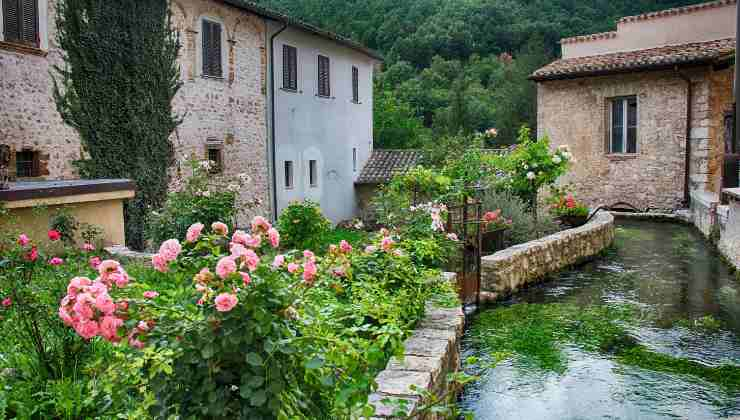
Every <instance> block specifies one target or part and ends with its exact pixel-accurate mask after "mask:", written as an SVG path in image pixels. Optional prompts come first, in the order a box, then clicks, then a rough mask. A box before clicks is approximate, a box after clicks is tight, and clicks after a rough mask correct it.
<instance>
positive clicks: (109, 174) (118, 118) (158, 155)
mask: <svg viewBox="0 0 740 420" xmlns="http://www.w3.org/2000/svg"><path fill="white" fill-rule="evenodd" d="M56 23H57V27H58V34H57V41H58V44H59V46H60V47H61V50H62V55H63V64H62V65H59V66H55V67H54V70H53V73H54V76H55V77H54V79H55V80H54V91H53V93H54V99H55V101H56V106H57V109H58V110H59V113H60V114H61V116H62V119H63V120H64V122H65V123H67V124H69V125H70V126H72V127H73V128H75V129H76V130H77V132H78V133H79V135H80V138H81V140H82V146H83V150H84V153H83V156H82V158H81V159H80V160H79V161H77V162H75V163H76V166H77V168H78V171H79V173H80V175H81V176H82V177H86V178H130V179H133V180H134V181H135V182H136V186H137V192H136V197H135V198H133V199H132V200H130V201H128V202H127V203H126V204H125V208H124V212H125V213H124V217H125V222H126V239H127V242H128V245H129V246H132V247H134V248H142V247H143V243H144V236H143V228H144V221H145V218H146V213H147V211H148V210H149V209H151V208H158V207H159V206H160V205H161V204H162V201H163V200H164V198H165V197H166V194H165V193H166V191H167V185H168V180H169V179H168V168H169V167H170V165H171V164H172V162H173V154H174V152H173V146H172V143H171V142H170V140H169V138H170V135H171V134H172V132H173V131H174V130H175V128H176V127H177V126H178V124H180V122H181V119H180V118H179V117H178V116H176V115H175V114H174V113H173V110H172V99H173V98H174V96H175V94H176V93H177V91H178V90H179V88H180V86H181V83H180V81H179V67H178V65H177V61H176V60H177V55H178V51H179V49H180V43H179V40H178V38H177V36H176V35H175V33H174V32H173V31H172V29H171V16H170V13H169V9H168V2H166V1H162V0H118V1H115V2H111V1H105V0H63V1H61V2H60V3H59V5H58V8H57V15H56Z"/></svg>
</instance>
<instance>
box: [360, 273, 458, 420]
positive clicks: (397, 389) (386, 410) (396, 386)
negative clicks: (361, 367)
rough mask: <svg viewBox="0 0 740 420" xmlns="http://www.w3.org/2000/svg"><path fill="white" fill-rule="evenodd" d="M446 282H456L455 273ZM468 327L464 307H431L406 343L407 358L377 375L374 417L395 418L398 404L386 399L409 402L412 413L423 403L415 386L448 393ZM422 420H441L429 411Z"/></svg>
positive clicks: (372, 401) (391, 363) (370, 399)
mask: <svg viewBox="0 0 740 420" xmlns="http://www.w3.org/2000/svg"><path fill="white" fill-rule="evenodd" d="M445 281H451V282H455V281H456V280H455V275H454V274H451V273H447V274H445ZM464 327H465V314H464V313H463V310H462V307H460V306H458V307H456V308H437V307H433V306H431V305H429V306H427V311H426V316H425V317H424V319H422V320H421V322H419V325H418V326H417V328H416V330H415V331H414V333H413V334H412V335H411V337H409V339H408V340H406V342H405V343H404V356H403V359H402V360H399V359H397V358H393V359H391V361H390V362H388V366H387V367H386V369H385V370H384V371H382V372H381V373H380V374H379V375H378V376H377V377H376V382H377V383H378V389H377V390H376V392H375V393H373V394H372V395H370V398H369V402H370V404H372V405H373V406H374V407H375V417H373V418H372V419H371V420H379V419H388V418H394V417H393V413H394V412H395V411H396V409H397V406H396V405H394V404H386V403H384V402H382V401H383V400H385V399H389V400H404V401H407V404H408V405H407V409H408V413H411V411H413V410H414V409H415V408H416V407H417V406H418V405H419V404H420V402H421V401H420V397H419V396H418V394H417V393H416V392H414V391H412V390H411V388H410V386H412V385H415V386H416V387H418V389H423V390H427V391H430V392H433V393H435V394H436V395H438V396H441V395H443V394H444V393H446V392H447V391H448V388H447V386H448V384H447V380H446V378H447V375H448V374H450V373H454V372H457V371H458V370H459V369H460V340H461V338H462V335H463V330H464ZM420 420H437V417H436V416H435V415H433V414H429V415H425V416H424V417H421V418H420ZM439 420H441V419H439Z"/></svg>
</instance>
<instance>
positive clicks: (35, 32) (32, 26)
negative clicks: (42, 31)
mask: <svg viewBox="0 0 740 420" xmlns="http://www.w3.org/2000/svg"><path fill="white" fill-rule="evenodd" d="M20 3H21V6H22V9H21V10H22V12H21V21H20V23H21V38H20V41H21V42H23V43H24V44H30V45H35V46H38V45H39V18H38V0H20Z"/></svg>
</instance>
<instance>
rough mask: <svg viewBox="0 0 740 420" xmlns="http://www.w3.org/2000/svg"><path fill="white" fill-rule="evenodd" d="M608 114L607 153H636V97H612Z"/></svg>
mask: <svg viewBox="0 0 740 420" xmlns="http://www.w3.org/2000/svg"><path fill="white" fill-rule="evenodd" d="M610 105H611V106H610V108H611V109H610V114H609V148H608V152H609V153H616V154H623V153H626V154H635V153H637V97H636V96H627V97H621V98H613V99H611V101H610Z"/></svg>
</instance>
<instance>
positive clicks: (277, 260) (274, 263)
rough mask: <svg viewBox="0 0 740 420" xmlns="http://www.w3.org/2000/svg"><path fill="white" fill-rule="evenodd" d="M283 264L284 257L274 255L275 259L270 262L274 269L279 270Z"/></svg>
mask: <svg viewBox="0 0 740 420" xmlns="http://www.w3.org/2000/svg"><path fill="white" fill-rule="evenodd" d="M283 264H285V255H276V256H275V259H274V260H273V261H272V266H273V267H274V268H280V267H282V266H283Z"/></svg>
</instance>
